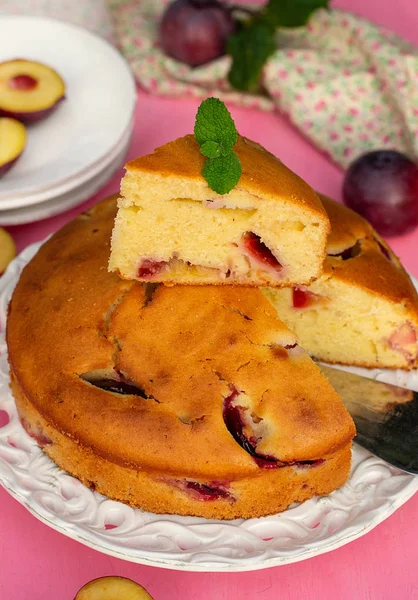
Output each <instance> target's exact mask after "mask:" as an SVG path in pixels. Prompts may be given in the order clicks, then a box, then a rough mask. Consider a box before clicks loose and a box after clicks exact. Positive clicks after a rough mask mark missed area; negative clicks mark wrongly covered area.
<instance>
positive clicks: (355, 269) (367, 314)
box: [264, 196, 418, 369]
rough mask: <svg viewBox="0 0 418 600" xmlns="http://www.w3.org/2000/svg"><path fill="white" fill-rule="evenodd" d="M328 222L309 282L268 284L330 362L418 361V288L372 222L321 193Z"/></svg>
mask: <svg viewBox="0 0 418 600" xmlns="http://www.w3.org/2000/svg"><path fill="white" fill-rule="evenodd" d="M321 199H322V202H323V205H324V207H325V209H326V211H327V213H328V216H329V218H330V222H331V234H330V236H329V239H328V246H327V259H326V261H325V268H324V273H323V274H322V276H321V277H320V278H319V279H318V280H317V281H315V282H313V283H312V284H311V285H310V286H309V287H307V286H300V285H298V286H294V287H293V289H292V288H289V289H286V290H275V289H271V288H269V289H266V290H264V292H265V294H266V296H267V297H268V298H269V300H271V302H272V303H273V304H274V306H275V307H276V308H277V311H278V314H279V315H280V318H281V319H283V321H284V322H285V323H287V325H288V326H289V327H290V328H291V329H292V330H293V331H294V332H295V333H296V334H297V336H298V339H299V343H300V344H301V345H302V346H303V347H304V348H305V349H306V350H307V351H308V352H309V354H311V355H312V356H314V357H315V358H317V359H319V360H323V361H326V362H330V363H341V364H347V365H359V366H364V367H386V368H391V369H394V368H402V369H412V368H414V367H416V366H418V295H417V292H416V290H415V288H414V285H413V284H412V282H411V279H410V277H409V276H408V274H407V272H406V271H405V269H404V268H403V267H402V265H401V264H400V262H399V260H398V259H397V258H396V256H395V255H394V254H393V252H392V251H391V250H390V248H389V247H388V246H387V244H386V243H385V242H384V241H383V240H382V238H380V237H379V235H378V234H377V233H376V232H375V231H374V229H373V228H372V227H371V225H370V224H369V223H368V222H367V221H365V220H364V219H363V218H362V217H360V216H359V215H358V214H357V213H355V212H353V211H352V210H350V209H349V208H347V207H345V206H343V205H341V204H338V203H337V202H334V201H333V200H330V199H329V198H326V197H325V196H321Z"/></svg>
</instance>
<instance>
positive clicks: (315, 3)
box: [266, 0, 330, 27]
mask: <svg viewBox="0 0 418 600" xmlns="http://www.w3.org/2000/svg"><path fill="white" fill-rule="evenodd" d="M329 3H330V0H270V1H269V3H268V4H267V7H266V18H267V19H268V20H269V21H270V22H271V23H272V24H274V25H275V27H301V26H302V25H306V23H307V22H308V21H309V17H310V16H311V14H312V13H313V12H314V11H315V10H317V9H318V8H328V6H329Z"/></svg>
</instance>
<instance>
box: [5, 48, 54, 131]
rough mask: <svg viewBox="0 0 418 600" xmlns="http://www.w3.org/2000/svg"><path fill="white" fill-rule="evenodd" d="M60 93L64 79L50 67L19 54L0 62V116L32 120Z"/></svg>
mask: <svg viewBox="0 0 418 600" xmlns="http://www.w3.org/2000/svg"><path fill="white" fill-rule="evenodd" d="M64 97H65V83H64V81H63V80H62V78H61V76H60V75H59V74H58V73H57V72H56V71H55V69H53V68H52V67H49V66H47V65H45V64H43V63H39V62H36V61H33V60H26V59H20V58H19V59H13V60H8V61H5V62H2V63H0V116H1V115H3V116H6V117H12V118H14V119H17V120H19V121H22V122H24V123H34V122H36V121H40V120H42V119H44V118H45V117H47V116H48V115H50V114H51V113H52V112H53V111H54V110H55V109H56V108H57V106H58V105H59V103H60V102H61V100H63V99H64Z"/></svg>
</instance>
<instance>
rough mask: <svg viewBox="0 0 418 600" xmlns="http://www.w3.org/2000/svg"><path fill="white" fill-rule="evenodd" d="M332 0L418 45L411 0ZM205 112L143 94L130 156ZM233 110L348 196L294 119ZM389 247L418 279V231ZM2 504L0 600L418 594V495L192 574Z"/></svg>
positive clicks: (368, 599)
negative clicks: (286, 546)
mask: <svg viewBox="0 0 418 600" xmlns="http://www.w3.org/2000/svg"><path fill="white" fill-rule="evenodd" d="M333 5H334V6H340V7H344V8H349V9H352V10H353V11H355V12H357V13H358V14H361V15H364V16H366V17H368V18H370V19H371V20H372V21H374V22H376V23H378V24H380V25H383V26H386V27H387V28H389V29H392V30H393V31H396V32H397V33H399V34H401V35H404V36H405V37H406V38H408V39H409V40H410V41H412V42H414V43H416V44H417V45H418V26H417V21H418V4H417V3H416V2H413V1H412V0H397V1H396V2H382V0H339V1H335V2H334V3H333ZM383 5H384V8H383ZM196 108H197V102H195V101H191V100H169V99H161V98H160V99H159V98H155V97H150V96H147V95H145V94H143V93H142V92H139V93H138V106H137V113H136V115H137V119H136V127H135V134H134V141H133V143H132V147H131V150H130V152H129V158H133V157H134V156H137V155H139V154H145V153H147V152H150V151H152V150H153V149H154V148H155V147H156V146H157V145H159V144H161V143H164V142H166V141H168V140H170V139H172V138H174V137H177V136H180V135H183V134H185V133H189V132H190V131H191V130H192V127H193V121H194V115H195V113H196ZM231 109H232V113H233V116H234V119H235V122H236V124H237V127H238V130H239V131H240V133H242V134H243V135H246V136H248V137H250V138H253V139H255V140H257V141H259V142H261V143H262V144H263V145H264V146H266V148H268V149H269V150H270V151H272V152H273V153H274V154H276V155H277V156H279V157H280V158H282V160H283V161H284V162H285V163H286V164H287V165H288V166H289V167H291V168H292V169H294V170H295V171H296V172H297V173H299V174H300V175H301V176H302V177H304V178H305V179H306V180H307V181H308V182H309V183H310V184H311V185H313V186H314V187H316V189H318V190H319V191H321V192H324V193H328V194H329V195H330V196H332V197H334V198H336V199H340V190H341V181H342V172H341V171H340V170H339V169H338V168H337V167H335V166H334V165H332V164H330V163H329V161H327V159H325V158H324V157H323V156H322V155H321V154H320V153H318V152H317V151H316V150H315V149H314V148H312V147H311V146H310V145H309V144H308V143H307V142H306V141H305V140H304V139H303V138H302V137H301V136H300V135H299V134H298V133H297V132H296V131H295V130H294V129H293V128H292V126H291V125H289V124H288V123H287V122H286V121H285V120H283V119H282V118H280V117H279V116H278V115H272V114H263V113H257V112H254V111H251V110H246V109H238V108H234V107H231ZM174 115H175V118H173V116H174ZM122 173H123V171H122V169H121V170H120V171H119V172H118V173H117V174H116V175H115V177H113V179H112V181H111V182H110V183H109V184H108V185H106V186H105V187H104V188H103V189H102V190H101V191H100V193H99V194H97V195H96V196H94V197H93V198H91V199H90V200H89V201H88V202H86V203H84V204H83V205H82V206H79V207H77V208H75V209H73V210H72V211H68V212H66V213H64V214H62V215H59V216H57V217H54V218H51V219H47V220H44V221H41V222H39V223H34V224H33V225H25V226H19V227H9V228H8V229H9V231H10V232H11V233H12V234H13V236H14V238H15V240H16V242H17V245H18V248H19V250H21V249H23V248H24V247H25V246H27V245H28V244H30V243H31V242H34V241H37V240H41V239H42V238H44V237H45V236H46V235H47V234H48V233H50V232H52V231H55V230H56V229H58V228H59V227H61V226H62V225H63V224H64V223H66V222H67V221H68V220H69V219H71V218H73V217H74V216H75V215H76V214H78V213H79V212H80V211H81V210H83V209H85V208H87V207H88V206H90V205H91V204H93V203H95V202H96V201H98V200H100V199H101V198H102V197H105V196H106V195H107V194H109V193H111V192H115V191H117V190H118V184H119V180H120V178H121V176H122ZM0 225H1V216H0ZM390 243H391V245H392V246H393V248H394V250H395V251H396V253H397V254H398V255H399V256H400V257H401V258H402V260H403V262H404V264H405V266H406V267H407V268H408V269H409V270H410V271H411V273H413V274H414V275H415V276H418V230H416V231H415V232H412V233H410V234H408V235H405V236H403V237H400V238H396V239H392V240H390ZM0 507H1V510H0V600H9V599H12V598H13V599H16V600H27V599H29V598H30V599H31V600H41V599H42V600H46V599H49V598H51V599H52V598H54V599H56V600H67V599H68V600H71V599H72V598H73V597H74V595H75V593H76V591H77V590H78V589H79V588H80V587H81V586H82V585H83V584H84V583H86V582H87V581H89V580H91V579H93V578H95V577H100V576H104V575H122V576H126V577H130V578H132V579H134V580H136V581H137V582H139V583H141V584H142V585H144V586H145V587H146V588H147V589H148V591H149V592H150V593H151V594H152V595H153V596H154V598H155V600H180V599H181V600H227V599H235V598H237V599H240V600H255V599H260V600H273V599H274V600H276V599H278V598H280V600H319V599H321V600H328V599H331V598H332V599H333V600H334V599H335V598H338V600H352V599H353V598H355V599H356V600H375V599H376V600H377V599H379V600H392V599H393V600H395V599H396V600H401V599H403V598H410V599H411V600H412V599H413V598H418V568H417V559H418V541H417V540H418V519H417V518H416V514H417V512H418V495H416V496H415V497H413V498H412V499H411V500H409V502H408V503H407V504H406V505H404V506H403V507H401V508H400V509H399V510H398V511H397V512H396V513H395V514H394V515H392V516H391V517H390V518H389V519H387V520H386V521H385V522H384V523H382V524H381V525H379V526H378V527H377V528H376V529H374V530H373V531H372V532H370V533H368V534H367V535H366V536H364V537H363V538H360V539H358V540H356V541H354V542H352V543H350V544H348V545H346V546H344V547H342V548H340V549H338V550H335V551H333V552H332V553H329V554H325V555H322V556H319V557H316V558H312V559H310V560H307V561H304V562H301V563H296V564H294V565H288V566H281V567H276V568H271V569H268V570H264V571H258V572H257V571H255V572H250V573H236V574H235V573H224V574H220V573H208V574H204V573H199V574H193V573H186V572H179V571H170V570H162V569H156V568H152V567H144V566H141V565H136V564H131V563H127V562H123V561H121V560H119V559H116V558H112V557H109V556H106V555H104V554H100V553H98V552H96V551H94V550H91V549H89V548H87V547H85V546H82V545H81V544H79V543H78V542H74V541H72V540H70V539H68V538H66V537H64V536H63V535H61V534H59V533H57V532H55V531H53V530H52V529H49V528H48V527H47V526H46V525H43V524H42V523H40V522H39V521H37V519H36V518H35V517H33V516H32V515H30V514H29V513H28V512H27V511H26V510H25V509H24V508H23V507H22V506H20V505H19V504H18V503H17V502H16V501H15V500H13V499H12V498H11V496H9V495H8V493H7V492H6V491H5V490H3V489H0ZM121 600H123V599H121Z"/></svg>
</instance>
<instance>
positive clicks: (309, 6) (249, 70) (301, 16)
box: [227, 0, 330, 92]
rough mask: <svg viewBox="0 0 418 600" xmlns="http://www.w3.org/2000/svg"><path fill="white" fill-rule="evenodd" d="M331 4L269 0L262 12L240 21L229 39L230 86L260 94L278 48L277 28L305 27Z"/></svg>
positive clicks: (314, 0)
mask: <svg viewBox="0 0 418 600" xmlns="http://www.w3.org/2000/svg"><path fill="white" fill-rule="evenodd" d="M329 4H330V0H269V2H267V4H266V5H265V6H264V7H263V8H262V10H261V11H260V12H259V13H257V14H256V15H254V16H252V17H250V18H249V19H246V20H243V21H241V22H240V25H239V28H238V31H237V32H236V33H235V34H234V35H232V36H231V37H230V38H229V40H228V48H227V50H228V54H229V55H230V56H231V58H232V65H231V69H230V71H229V74H228V80H229V83H230V84H231V85H232V86H233V87H234V88H236V89H238V90H241V91H249V92H257V91H258V88H259V81H260V76H261V72H262V69H263V66H264V64H265V62H266V61H267V59H268V58H269V57H270V56H271V55H272V54H273V53H274V52H275V51H276V49H277V44H276V29H277V28H278V27H301V26H303V25H306V23H307V22H308V21H309V18H310V16H311V15H312V13H313V12H314V11H315V10H317V9H318V8H328V6H329Z"/></svg>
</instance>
